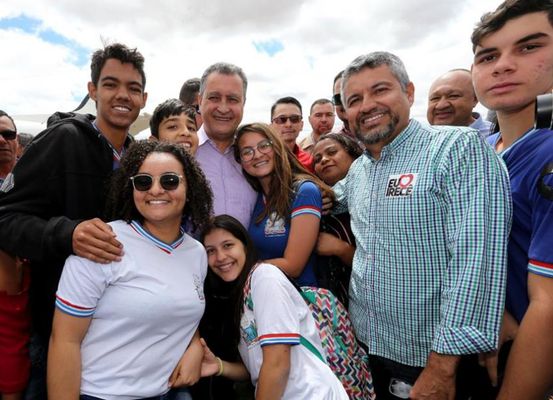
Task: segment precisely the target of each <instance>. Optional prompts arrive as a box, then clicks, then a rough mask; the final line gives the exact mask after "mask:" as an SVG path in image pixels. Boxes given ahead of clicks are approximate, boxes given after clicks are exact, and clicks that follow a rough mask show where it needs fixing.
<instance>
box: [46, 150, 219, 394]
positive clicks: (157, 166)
mask: <svg viewBox="0 0 553 400" xmlns="http://www.w3.org/2000/svg"><path fill="white" fill-rule="evenodd" d="M109 203H110V204H109V207H108V208H109V210H110V212H111V214H112V215H113V216H115V217H116V219H117V220H116V221H114V222H111V223H110V225H111V227H112V228H113V231H114V232H115V234H116V235H117V238H118V239H119V240H120V241H121V242H122V243H123V245H124V247H125V254H124V255H123V257H122V259H121V261H119V262H113V263H111V264H107V265H100V264H96V263H94V262H91V261H89V260H86V259H83V258H80V257H76V256H71V257H69V258H68V259H67V261H66V263H65V267H64V270H63V273H62V276H61V280H60V283H59V287H58V292H57V294H56V311H55V315H54V322H53V329H52V336H51V338H50V350H49V354H48V394H49V398H52V399H56V400H59V399H76V398H78V397H79V394H80V398H81V399H146V398H147V399H160V400H161V399H167V398H168V396H167V392H168V391H169V388H170V386H171V385H179V384H182V383H186V384H190V383H193V381H195V380H196V379H197V378H198V377H199V369H198V367H197V363H198V360H199V359H200V360H201V357H202V348H201V345H200V343H199V337H198V334H197V328H198V324H199V322H200V318H201V316H202V313H203V311H204V306H205V300H204V295H203V281H204V278H205V275H206V272H207V271H206V269H207V260H206V255H205V251H204V250H203V247H202V246H201V244H200V243H198V242H197V241H196V240H194V239H192V238H191V237H190V236H188V235H187V234H185V233H184V232H183V230H182V228H181V221H182V219H183V217H184V216H189V217H190V220H191V222H192V224H194V225H195V226H201V225H202V224H203V223H204V221H206V220H207V219H208V218H209V215H210V213H211V204H212V198H211V191H210V189H209V186H208V184H207V182H206V180H205V177H204V176H203V174H202V173H201V171H200V169H199V167H198V166H197V164H196V163H195V162H194V160H193V159H192V157H191V156H190V155H189V154H187V152H186V151H185V150H184V149H183V148H182V147H178V146H175V145H172V144H168V143H161V142H148V141H143V142H138V143H135V144H134V145H133V146H131V148H130V149H129V150H128V152H127V153H126V155H125V156H124V157H123V159H122V161H121V169H120V170H119V171H118V173H117V174H116V176H115V178H114V180H113V181H112V186H111V191H110V199H109ZM189 345H190V346H189ZM187 348H188V350H187ZM185 350H187V351H186V353H185ZM183 354H184V355H183ZM192 365H194V366H195V367H192Z"/></svg>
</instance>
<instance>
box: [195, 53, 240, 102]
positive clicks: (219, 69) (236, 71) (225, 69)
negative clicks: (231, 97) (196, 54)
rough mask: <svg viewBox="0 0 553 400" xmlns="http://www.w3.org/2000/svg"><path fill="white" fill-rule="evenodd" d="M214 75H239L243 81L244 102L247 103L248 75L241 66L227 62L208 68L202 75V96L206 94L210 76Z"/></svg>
mask: <svg viewBox="0 0 553 400" xmlns="http://www.w3.org/2000/svg"><path fill="white" fill-rule="evenodd" d="M213 73H218V74H222V75H238V76H239V77H240V79H241V80H242V89H243V90H244V101H246V91H247V90H248V78H246V74H245V73H244V71H243V70H242V68H240V67H239V66H237V65H234V64H230V63H225V62H218V63H215V64H213V65H210V66H209V67H207V69H206V70H205V71H204V73H203V74H202V78H201V79H200V95H203V94H204V91H205V85H206V83H207V78H209V75H211V74H213Z"/></svg>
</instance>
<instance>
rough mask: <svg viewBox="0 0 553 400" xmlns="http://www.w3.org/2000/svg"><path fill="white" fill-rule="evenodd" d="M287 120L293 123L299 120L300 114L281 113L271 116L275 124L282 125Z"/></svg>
mask: <svg viewBox="0 0 553 400" xmlns="http://www.w3.org/2000/svg"><path fill="white" fill-rule="evenodd" d="M288 120H290V122H291V123H293V124H297V123H298V122H300V121H301V115H288V116H287V115H281V116H279V117H275V118H273V122H274V123H275V124H277V125H284V124H285V123H286V121H288Z"/></svg>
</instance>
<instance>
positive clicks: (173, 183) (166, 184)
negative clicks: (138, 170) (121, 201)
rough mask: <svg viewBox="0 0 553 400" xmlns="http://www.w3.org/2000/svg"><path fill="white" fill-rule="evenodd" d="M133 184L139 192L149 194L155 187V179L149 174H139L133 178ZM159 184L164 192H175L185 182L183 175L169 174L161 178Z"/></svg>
mask: <svg viewBox="0 0 553 400" xmlns="http://www.w3.org/2000/svg"><path fill="white" fill-rule="evenodd" d="M130 179H131V182H132V185H133V187H134V190H137V191H139V192H147V191H148V190H150V189H151V188H152V186H153V185H154V177H153V176H152V175H148V174H138V175H135V176H131V178H130ZM158 179H159V184H160V186H161V187H162V188H163V190H169V191H171V190H175V189H176V188H178V187H179V184H180V181H181V180H184V177H183V176H182V175H177V174H175V173H173V172H168V173H166V174H162V175H160V176H159V178H158Z"/></svg>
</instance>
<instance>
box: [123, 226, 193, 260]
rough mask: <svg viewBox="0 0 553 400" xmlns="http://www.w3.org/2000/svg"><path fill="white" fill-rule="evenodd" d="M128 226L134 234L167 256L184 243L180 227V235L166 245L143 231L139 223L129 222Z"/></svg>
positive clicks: (182, 229)
mask: <svg viewBox="0 0 553 400" xmlns="http://www.w3.org/2000/svg"><path fill="white" fill-rule="evenodd" d="M129 225H130V226H131V228H133V229H134V231H135V232H136V233H138V234H139V235H140V236H142V237H143V238H145V239H147V240H149V241H150V242H152V243H153V244H154V246H156V247H157V248H159V249H160V250H162V251H164V252H165V253H167V254H171V253H172V252H173V250H175V249H176V248H177V247H179V246H180V245H181V243H182V242H183V241H184V238H185V235H184V228H183V227H182V226H181V227H180V234H179V237H178V239H177V240H175V241H174V242H173V243H171V244H167V243H165V242H162V241H161V240H159V239H158V238H156V237H155V236H154V235H152V234H151V233H150V232H148V231H147V230H146V229H144V227H143V226H142V225H141V224H140V222H138V221H135V220H133V221H131V223H130V224H129Z"/></svg>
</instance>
